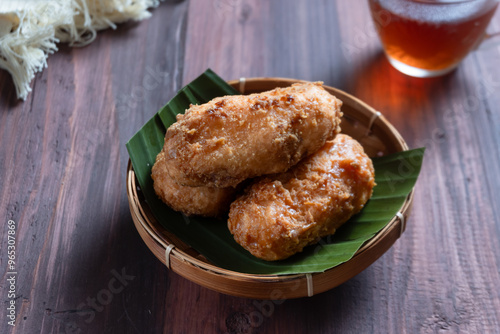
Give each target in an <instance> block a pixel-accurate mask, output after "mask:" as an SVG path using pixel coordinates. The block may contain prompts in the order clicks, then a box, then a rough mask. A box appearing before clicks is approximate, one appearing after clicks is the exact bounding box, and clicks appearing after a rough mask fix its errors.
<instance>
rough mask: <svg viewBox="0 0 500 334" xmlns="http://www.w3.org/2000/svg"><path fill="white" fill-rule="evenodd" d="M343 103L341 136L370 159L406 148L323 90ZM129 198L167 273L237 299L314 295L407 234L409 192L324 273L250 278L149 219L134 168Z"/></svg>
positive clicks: (256, 87)
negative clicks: (357, 145)
mask: <svg viewBox="0 0 500 334" xmlns="http://www.w3.org/2000/svg"><path fill="white" fill-rule="evenodd" d="M295 82H299V80H293V79H284V78H252V79H244V78H242V79H240V80H237V81H230V82H229V84H230V85H232V86H233V87H235V88H236V89H238V90H239V91H240V92H241V93H243V94H250V93H255V92H262V91H266V90H270V89H273V88H276V87H286V86H289V85H291V84H292V83H295ZM324 87H325V89H326V90H327V91H328V92H330V93H331V94H332V95H334V96H336V97H338V98H339V99H341V100H342V101H343V106H342V111H343V113H344V117H343V120H342V123H341V127H342V132H343V133H345V134H348V135H350V136H352V137H353V138H355V139H357V140H358V141H359V142H360V143H361V144H362V145H363V147H364V149H365V151H366V153H367V154H368V155H370V156H380V155H386V154H391V153H396V152H400V151H404V150H407V149H408V146H407V144H406V143H405V141H404V139H403V138H402V137H401V135H400V134H399V133H398V132H397V130H396V129H395V128H394V127H393V126H392V125H391V124H390V123H389V122H388V121H387V120H386V119H385V118H384V116H383V115H381V114H380V113H379V112H377V111H376V110H374V109H373V108H371V107H370V106H368V105H367V104H365V103H364V102H362V101H360V100H359V99H357V98H355V97H353V96H351V95H349V94H347V93H345V92H343V91H341V90H338V89H336V88H332V87H328V86H324ZM127 195H128V200H129V206H130V211H131V214H132V219H133V221H134V225H135V227H136V228H137V230H138V232H139V234H140V236H141V238H142V239H143V241H144V242H145V243H146V245H147V247H148V248H149V249H150V250H151V252H152V253H153V254H154V255H155V256H156V257H157V258H158V259H159V260H160V261H161V262H163V263H164V264H165V265H166V266H167V267H168V268H169V269H170V270H172V271H173V272H175V273H177V274H179V275H181V276H182V277H184V278H186V279H188V280H190V281H192V282H194V283H196V284H199V285H201V286H204V287H206V288H209V289H212V290H215V291H218V292H221V293H224V294H228V295H233V296H239V297H247V298H255V299H289V298H300V297H306V296H312V295H316V294H318V293H321V292H325V291H327V290H330V289H332V288H334V287H336V286H338V285H340V284H342V283H344V282H345V281H347V280H349V279H350V278H352V277H354V276H355V275H357V274H358V273H360V272H361V271H363V270H364V269H366V268H367V267H368V266H369V265H370V264H372V263H373V262H375V260H377V259H378V258H379V257H380V256H382V255H383V254H384V253H385V252H386V251H387V250H388V249H389V248H390V247H391V246H392V245H393V244H394V242H395V241H396V240H397V239H398V238H399V237H400V236H401V234H402V233H403V232H404V230H405V225H406V224H405V221H406V219H407V217H408V215H409V212H410V210H411V204H412V200H413V191H412V192H411V193H410V194H409V195H408V197H407V198H406V200H405V202H404V204H403V206H402V207H401V209H400V212H399V214H398V215H397V216H395V217H394V218H393V219H392V220H391V221H390V222H389V223H388V224H387V225H386V227H385V228H383V229H382V230H381V231H380V232H379V233H377V234H376V235H375V236H374V237H373V238H371V239H370V240H368V241H367V242H366V243H365V244H364V245H363V246H362V247H361V248H360V249H359V250H358V251H357V252H356V254H355V255H354V256H353V257H352V258H351V260H349V261H347V262H345V263H342V264H340V265H338V266H336V267H333V268H331V269H329V270H326V271H325V272H321V273H314V274H298V275H254V274H245V273H240V272H235V271H231V270H227V269H223V268H220V267H217V266H215V265H213V264H211V263H210V262H209V261H207V260H206V259H205V258H204V257H203V256H202V255H201V254H199V253H198V252H197V251H196V250H194V249H193V248H191V247H190V246H188V245H186V244H185V243H184V242H182V241H181V240H180V239H179V238H177V237H176V236H175V235H173V234H172V233H170V232H168V231H167V230H166V229H165V228H164V227H163V226H162V225H161V224H160V223H159V222H158V221H157V220H156V219H155V217H154V216H153V214H152V212H151V210H150V209H149V207H148V204H147V203H146V202H145V200H144V197H143V196H142V194H141V191H140V189H139V188H138V183H137V180H136V177H135V173H134V170H133V167H132V164H131V163H130V162H129V164H128V169H127Z"/></svg>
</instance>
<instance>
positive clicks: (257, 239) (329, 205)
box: [228, 134, 375, 261]
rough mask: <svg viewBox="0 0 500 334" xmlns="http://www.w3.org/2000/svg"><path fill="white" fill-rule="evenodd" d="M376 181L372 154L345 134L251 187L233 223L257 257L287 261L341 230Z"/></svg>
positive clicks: (233, 207) (237, 235) (241, 240)
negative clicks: (369, 154) (341, 226)
mask: <svg viewBox="0 0 500 334" xmlns="http://www.w3.org/2000/svg"><path fill="white" fill-rule="evenodd" d="M374 185H375V181H374V169H373V165H372V161H371V160H370V158H369V157H368V156H367V155H366V154H365V153H364V151H363V148H362V147H361V145H360V144H359V143H358V142H357V141H356V140H354V139H352V138H351V137H349V136H346V135H341V134H339V135H337V137H336V138H335V140H333V141H329V142H327V143H326V144H325V145H324V146H323V147H322V148H321V149H320V150H319V151H318V152H316V153H315V154H313V155H311V156H309V157H308V158H306V159H304V160H303V161H301V162H300V163H299V164H297V165H296V166H294V167H292V168H291V169H290V170H289V171H287V172H286V173H282V174H279V175H275V176H272V177H269V176H266V177H263V178H262V179H261V180H260V181H257V182H256V183H254V184H253V185H251V186H249V187H248V188H247V189H246V191H245V194H244V195H242V196H241V197H239V198H237V199H236V200H235V201H234V202H233V203H232V204H231V209H230V211H229V220H228V227H229V230H230V231H231V233H232V234H233V236H234V239H235V240H236V241H237V242H238V243H239V244H240V245H242V246H243V247H244V248H245V249H247V250H248V251H249V252H250V253H252V254H253V255H254V256H256V257H259V258H261V259H264V260H268V261H272V260H280V259H285V258H287V257H289V256H291V255H293V254H295V253H297V252H300V251H302V249H303V248H304V247H305V246H307V245H310V244H314V243H316V242H318V240H319V238H321V237H324V236H327V235H330V234H333V233H335V230H336V229H337V228H338V227H339V226H340V225H342V224H343V223H345V222H346V221H347V220H348V219H349V218H350V217H351V216H352V215H354V214H355V213H357V212H359V211H360V210H361V209H362V208H363V206H364V204H365V203H366V202H367V201H368V199H369V198H370V197H371V194H372V188H373V187H374Z"/></svg>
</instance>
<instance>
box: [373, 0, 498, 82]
mask: <svg viewBox="0 0 500 334" xmlns="http://www.w3.org/2000/svg"><path fill="white" fill-rule="evenodd" d="M368 2H369V4H370V11H371V14H372V18H373V21H374V23H375V27H376V28H377V31H378V35H379V37H380V40H381V42H382V45H383V48H384V51H385V53H386V55H387V58H388V59H389V62H390V63H391V64H392V65H393V66H394V67H395V68H396V69H398V70H399V71H401V72H403V73H405V74H408V75H410V76H414V77H434V76H439V75H443V74H446V73H448V72H450V71H451V70H453V69H454V68H455V67H456V66H457V65H458V64H459V63H460V61H461V60H462V59H463V58H465V56H467V54H468V53H469V52H470V51H472V50H474V49H475V48H477V47H478V46H479V44H481V42H482V41H483V39H484V38H485V36H486V33H485V31H486V27H487V26H488V23H489V22H490V20H491V17H492V16H493V14H494V13H495V10H496V8H497V6H498V3H499V0H368Z"/></svg>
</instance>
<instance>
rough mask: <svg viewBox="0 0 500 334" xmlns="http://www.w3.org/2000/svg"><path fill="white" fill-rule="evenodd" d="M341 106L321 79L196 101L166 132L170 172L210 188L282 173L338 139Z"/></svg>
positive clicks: (188, 183) (181, 181)
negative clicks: (256, 92)
mask: <svg viewBox="0 0 500 334" xmlns="http://www.w3.org/2000/svg"><path fill="white" fill-rule="evenodd" d="M341 105H342V102H341V101H340V100H339V99H337V98H335V97H334V96H332V95H330V94H329V93H328V92H327V91H325V90H324V89H323V87H322V86H321V83H305V84H295V85H293V86H291V87H287V88H277V89H274V90H272V91H268V92H264V93H260V94H252V95H235V96H224V97H219V98H215V99H213V100H212V101H210V102H208V103H206V104H203V105H192V106H191V107H190V108H189V109H188V110H187V111H186V113H185V114H184V115H178V116H177V122H176V123H174V124H172V125H171V126H170V127H169V128H168V130H167V133H166V135H165V144H164V147H163V152H164V153H165V160H166V166H167V169H168V172H169V173H170V176H171V177H172V178H173V179H174V180H175V181H176V182H177V183H179V184H182V185H186V186H208V187H234V186H236V185H237V184H239V183H240V182H241V181H243V180H245V179H248V178H252V177H256V176H260V175H264V174H272V173H281V172H284V171H286V170H287V169H288V168H290V167H291V166H293V165H295V164H296V163H297V162H299V161H300V160H301V159H302V158H304V157H305V156H307V155H309V154H311V153H314V152H315V151H317V150H318V149H319V148H320V147H321V146H323V145H324V143H325V142H326V141H327V140H330V139H333V138H334V137H335V135H336V134H337V133H338V132H339V131H340V128H339V124H340V118H341V116H342V113H341V112H340V107H341Z"/></svg>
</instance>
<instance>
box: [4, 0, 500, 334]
mask: <svg viewBox="0 0 500 334" xmlns="http://www.w3.org/2000/svg"><path fill="white" fill-rule="evenodd" d="M491 30H492V31H500V13H499V12H497V13H496V15H495V17H494V19H493V22H492V24H491ZM499 58H500V48H499V47H494V46H493V47H490V48H489V49H487V50H480V51H477V52H475V53H473V54H471V55H470V56H469V57H467V58H466V59H465V61H464V62H463V63H462V64H461V65H460V67H459V68H458V69H457V70H456V71H454V72H453V73H451V74H449V75H447V76H445V77H442V78H437V79H414V78H409V77H406V76H404V75H402V74H400V73H398V72H397V71H396V70H394V69H393V68H392V67H391V66H390V65H389V63H388V62H387V61H386V60H385V58H384V56H383V53H382V51H381V48H380V44H379V42H378V39H377V36H376V35H375V34H374V30H373V25H372V24H371V21H370V17H369V13H368V7H367V4H366V3H365V2H364V1H359V2H347V1H320V0H313V1H285V0H279V1H263V0H257V1H249V0H215V1H201V0H190V1H186V2H179V1H166V2H163V3H162V4H161V5H160V7H158V8H157V9H155V10H154V11H153V16H152V18H150V19H149V20H146V21H143V22H140V23H128V24H124V25H120V26H119V28H118V29H117V30H115V31H113V30H107V31H103V32H101V33H99V34H98V37H97V39H96V41H95V42H94V43H92V44H91V45H89V46H87V47H85V48H78V49H77V48H69V47H67V46H64V45H63V46H61V47H60V51H58V52H57V53H55V54H54V55H51V56H50V57H49V60H48V68H47V69H45V70H44V71H43V72H42V73H39V74H38V75H37V76H36V78H35V80H34V81H33V83H32V87H33V92H32V93H31V94H29V96H28V99H27V101H25V102H19V101H16V99H15V89H14V87H13V86H12V83H11V80H10V77H9V76H8V74H7V73H6V72H0V93H1V95H0V144H1V145H0V221H1V222H2V231H1V238H0V264H1V266H0V296H1V300H2V301H3V304H2V305H3V307H2V310H1V311H0V332H1V333H38V332H40V333H277V332H279V333H281V332H282V333H304V332H305V331H306V329H307V331H308V332H310V333H372V332H373V333H440V332H448V333H499V332H500V330H499V328H500V312H499V311H498V310H500V289H499V288H498V286H499V285H500V255H499V254H500V208H499V201H498V196H497V192H498V189H500V176H499V174H498V171H499V170H500V148H499V147H500V108H499V105H500V95H499V94H498V92H499V91H500V79H499V78H500V68H499V67H498V59H499ZM207 67H210V68H212V69H213V70H214V71H216V72H217V73H219V74H220V75H221V76H222V77H223V78H225V79H227V80H230V79H238V78H239V77H256V76H267V77H273V76H276V77H289V78H298V79H305V80H315V81H316V80H321V81H324V82H325V83H326V84H328V85H330V86H334V87H337V88H340V89H343V90H345V91H346V92H348V93H350V94H352V95H354V96H356V97H358V98H360V99H362V100H364V101H365V102H367V103H368V104H370V105H372V106H373V107H375V108H376V109H378V110H380V111H381V112H382V113H383V114H384V116H386V118H387V119H388V120H389V121H391V122H392V123H393V124H394V125H395V127H396V128H397V129H398V130H399V131H400V132H401V134H402V135H403V136H404V138H405V139H406V141H407V142H408V143H409V145H410V147H420V146H426V147H427V151H426V157H425V161H424V166H423V169H422V173H421V177H420V179H419V182H418V184H417V188H416V190H417V191H416V194H415V202H414V206H413V210H412V215H411V218H410V220H409V221H408V225H407V229H406V232H405V233H404V235H403V236H402V237H401V239H400V240H399V241H397V242H396V244H395V245H394V246H393V247H392V248H391V249H390V250H389V251H388V252H387V253H386V254H385V255H384V256H382V257H381V258H380V259H379V260H378V261H377V262H375V263H374V264H373V265H372V266H370V267H369V268H368V269H366V270H365V271H363V272H362V273H360V274H359V275H358V276H356V277H355V278H353V279H351V280H350V281H348V282H346V283H344V284H342V285H341V286H339V287H338V288H335V289H333V290H331V291H328V292H325V293H323V294H320V295H317V296H314V297H311V298H303V299H297V300H276V301H256V300H250V299H241V298H236V297H230V296H226V295H222V294H218V293H216V292H213V291H210V290H208V289H205V288H202V287H199V286H197V285H195V284H193V283H191V282H189V281H187V280H185V279H183V278H181V277H179V276H178V275H176V274H174V273H172V272H169V271H168V270H167V269H166V268H165V267H164V266H163V265H162V264H161V263H160V262H159V261H158V260H157V259H156V258H155V257H154V256H153V255H152V254H151V252H149V250H148V249H147V248H146V247H145V245H144V243H143V242H142V240H141V239H140V237H139V236H138V233H137V231H136V230H135V228H134V226H133V223H132V220H131V216H130V212H129V208H128V205H127V198H126V191H125V170H126V165H127V161H128V154H127V152H126V149H125V143H126V141H127V140H128V139H129V138H130V137H131V136H132V134H133V133H135V131H136V130H137V129H138V128H139V127H140V126H141V125H142V124H143V123H144V122H145V121H146V120H147V119H149V118H150V117H151V115H153V114H154V113H155V112H156V111H157V110H158V109H159V108H160V107H161V106H162V105H163V104H164V103H165V102H166V101H167V100H168V99H169V98H170V97H171V96H173V94H174V93H175V92H176V91H177V90H178V89H179V88H180V87H181V85H182V84H185V83H187V82H189V81H190V80H192V79H193V78H194V77H196V76H197V75H198V74H200V73H201V72H202V71H204V70H205V69H206V68H207ZM9 219H11V220H14V221H15V222H16V225H17V229H16V233H17V239H16V242H17V243H16V258H17V262H16V270H17V273H18V274H17V281H16V297H17V299H16V307H17V308H16V312H17V313H16V315H17V318H16V326H15V327H11V326H9V325H8V324H7V321H8V318H7V317H6V316H7V313H6V307H7V305H8V302H9V299H8V297H7V292H8V288H9V287H8V283H7V278H8V276H7V272H8V270H7V262H6V261H7V237H6V236H7V230H8V227H7V222H8V220H9Z"/></svg>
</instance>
